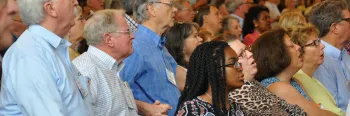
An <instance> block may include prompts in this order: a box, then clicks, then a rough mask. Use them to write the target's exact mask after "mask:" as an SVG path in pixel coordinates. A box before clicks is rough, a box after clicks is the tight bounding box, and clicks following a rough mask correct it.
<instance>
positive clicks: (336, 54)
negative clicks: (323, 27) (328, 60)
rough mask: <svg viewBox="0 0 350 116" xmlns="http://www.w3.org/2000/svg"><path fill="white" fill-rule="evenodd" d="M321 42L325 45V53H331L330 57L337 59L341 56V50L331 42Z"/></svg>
mask: <svg viewBox="0 0 350 116" xmlns="http://www.w3.org/2000/svg"><path fill="white" fill-rule="evenodd" d="M321 42H322V43H323V44H324V45H325V48H324V53H325V54H326V55H329V56H330V57H332V58H335V59H339V58H340V56H341V55H340V54H341V51H340V50H339V49H338V48H336V47H334V46H332V45H331V44H329V43H327V42H325V41H323V40H321Z"/></svg>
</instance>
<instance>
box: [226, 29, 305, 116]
mask: <svg viewBox="0 0 350 116" xmlns="http://www.w3.org/2000/svg"><path fill="white" fill-rule="evenodd" d="M223 39H224V41H226V42H228V44H229V45H230V47H231V48H232V49H233V50H235V51H236V53H238V54H239V55H238V58H239V60H238V62H240V63H241V64H242V68H243V74H244V81H245V83H244V85H243V86H242V87H241V88H239V89H235V90H233V91H230V93H229V96H228V98H229V101H230V102H232V103H237V104H239V105H241V106H242V109H243V110H244V111H245V112H246V114H247V115H306V113H305V112H304V110H303V109H301V108H300V107H299V106H297V105H292V104H288V103H287V102H286V101H285V100H283V99H280V98H278V97H277V96H276V95H274V94H273V93H271V92H269V91H268V90H267V89H266V88H265V87H264V86H262V85H261V84H260V83H259V82H258V81H256V80H255V79H254V76H255V74H256V72H257V68H256V63H255V60H254V58H253V54H252V53H251V52H250V47H249V46H245V45H244V44H243V43H242V42H241V41H239V40H238V39H237V38H235V37H234V36H232V35H230V34H227V33H224V34H223ZM244 96H245V97H244Z"/></svg>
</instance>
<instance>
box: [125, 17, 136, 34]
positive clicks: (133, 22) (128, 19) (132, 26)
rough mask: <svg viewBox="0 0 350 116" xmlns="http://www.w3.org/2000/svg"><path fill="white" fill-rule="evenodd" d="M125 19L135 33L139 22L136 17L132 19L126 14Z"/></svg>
mask: <svg viewBox="0 0 350 116" xmlns="http://www.w3.org/2000/svg"><path fill="white" fill-rule="evenodd" d="M125 19H126V22H127V23H128V26H129V29H130V32H131V33H135V32H136V30H137V25H138V24H137V23H136V22H135V21H134V19H132V18H131V17H129V16H128V15H127V14H125Z"/></svg>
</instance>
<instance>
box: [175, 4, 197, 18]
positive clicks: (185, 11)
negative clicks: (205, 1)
mask: <svg viewBox="0 0 350 116" xmlns="http://www.w3.org/2000/svg"><path fill="white" fill-rule="evenodd" d="M174 6H175V7H176V8H177V9H178V11H177V12H175V17H174V18H175V21H178V22H193V18H194V15H195V12H194V11H193V9H192V6H191V4H190V2H189V1H188V0H177V1H175V2H174Z"/></svg>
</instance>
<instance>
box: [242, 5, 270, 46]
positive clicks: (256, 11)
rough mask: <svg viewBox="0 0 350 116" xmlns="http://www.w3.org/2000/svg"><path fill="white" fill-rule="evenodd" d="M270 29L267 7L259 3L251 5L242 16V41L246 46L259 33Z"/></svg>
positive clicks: (251, 42)
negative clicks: (243, 16)
mask: <svg viewBox="0 0 350 116" xmlns="http://www.w3.org/2000/svg"><path fill="white" fill-rule="evenodd" d="M270 29H271V19H270V15H269V9H267V8H266V7H265V6H260V5H256V6H253V7H251V8H250V9H249V10H248V13H247V14H246V16H245V18H244V23H243V38H244V39H243V43H244V44H245V45H248V46H250V45H252V44H253V43H254V41H255V40H256V39H257V38H258V37H259V36H260V34H262V33H264V32H265V31H268V30H270Z"/></svg>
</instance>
